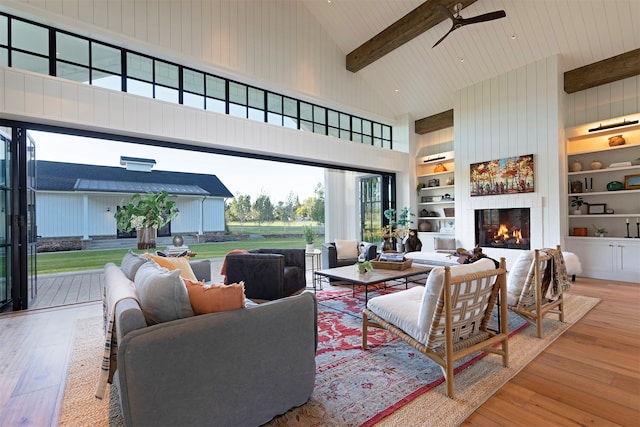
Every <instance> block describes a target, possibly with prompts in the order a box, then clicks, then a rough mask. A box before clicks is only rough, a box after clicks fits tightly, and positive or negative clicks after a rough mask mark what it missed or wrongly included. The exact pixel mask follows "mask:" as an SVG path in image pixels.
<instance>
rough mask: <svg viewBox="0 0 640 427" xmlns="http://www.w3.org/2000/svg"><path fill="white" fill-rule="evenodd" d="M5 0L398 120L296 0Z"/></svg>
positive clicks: (97, 34) (21, 9)
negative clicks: (346, 65) (349, 69)
mask: <svg viewBox="0 0 640 427" xmlns="http://www.w3.org/2000/svg"><path fill="white" fill-rule="evenodd" d="M2 3H3V6H4V7H6V8H7V9H8V10H9V11H10V12H12V13H16V14H19V15H21V16H26V17H28V18H31V19H34V17H37V18H38V19H37V21H38V22H42V23H45V24H49V25H52V26H55V27H58V28H62V29H67V30H69V31H73V32H75V33H80V34H83V35H87V36H90V37H93V38H96V39H98V40H103V41H107V42H110V43H112V44H116V45H118V46H124V47H129V48H131V49H133V50H138V51H142V52H143V53H148V54H151V55H154V56H158V57H162V58H165V59H167V60H171V61H173V62H177V63H181V64H185V65H190V66H194V67H195V68H196V69H202V70H205V71H210V72H216V73H218V74H219V75H222V76H225V77H231V78H236V79H239V80H240V81H243V82H245V83H250V84H254V85H257V86H258V87H262V88H265V89H271V90H274V91H276V92H279V93H285V94H289V95H293V96H297V95H302V96H303V97H305V98H307V99H309V100H311V101H313V100H317V101H319V100H322V104H323V105H325V106H330V107H334V108H342V107H345V108H348V109H352V110H354V111H353V112H356V113H359V114H362V113H363V112H369V113H368V116H369V117H370V118H372V119H376V120H383V118H384V120H385V122H388V121H389V120H393V117H392V113H391V111H390V110H389V108H388V105H387V103H386V102H385V101H384V100H383V99H382V98H381V97H380V96H378V95H377V94H376V91H374V90H372V88H371V87H370V85H369V83H368V82H367V81H366V80H365V79H364V78H363V77H362V76H361V75H359V74H357V73H352V72H350V71H347V70H346V69H345V66H344V61H345V59H344V52H342V51H341V50H340V48H339V47H338V46H337V45H336V43H335V42H334V41H333V40H332V38H331V35H330V34H328V33H327V31H326V30H325V29H324V28H323V27H321V26H320V24H319V23H318V22H317V20H316V18H315V17H314V16H313V15H312V14H311V13H309V11H308V9H307V8H306V7H305V6H304V4H303V3H302V2H300V1H297V0H269V1H256V0H233V1H227V0H224V1H221V0H189V1H181V0H135V1H131V0H109V1H105V0H80V1H78V0H56V1H44V0H3V1H2ZM327 100H332V101H331V105H327V102H328V101H327ZM390 124H392V123H390Z"/></svg>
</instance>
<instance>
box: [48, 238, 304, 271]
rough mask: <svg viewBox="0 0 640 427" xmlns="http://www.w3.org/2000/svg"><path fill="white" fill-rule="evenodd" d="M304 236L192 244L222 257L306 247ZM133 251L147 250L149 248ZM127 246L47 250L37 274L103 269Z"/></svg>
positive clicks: (203, 255) (208, 254)
mask: <svg viewBox="0 0 640 427" xmlns="http://www.w3.org/2000/svg"><path fill="white" fill-rule="evenodd" d="M304 247H305V244H304V241H302V239H301V238H288V239H284V238H282V239H277V238H274V239H251V240H239V241H233V242H218V243H202V244H196V245H189V249H190V250H192V251H193V252H196V253H197V254H198V255H197V257H196V258H195V259H207V258H222V257H224V256H225V255H226V254H227V253H228V252H229V251H231V250H233V249H253V248H304ZM131 249H134V252H137V253H144V252H146V251H138V250H135V248H131ZM158 249H162V248H158ZM127 251H128V249H105V250H90V251H68V252H45V253H39V254H38V255H37V263H38V274H51V273H62V272H69V271H82V270H100V269H102V268H104V265H105V264H106V263H107V262H114V263H116V264H117V265H120V261H121V260H122V257H123V256H124V254H125V253H127Z"/></svg>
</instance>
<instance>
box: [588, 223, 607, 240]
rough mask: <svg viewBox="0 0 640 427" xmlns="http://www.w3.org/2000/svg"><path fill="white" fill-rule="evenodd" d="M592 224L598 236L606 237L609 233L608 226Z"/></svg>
mask: <svg viewBox="0 0 640 427" xmlns="http://www.w3.org/2000/svg"><path fill="white" fill-rule="evenodd" d="M591 226H592V227H593V230H594V231H595V233H596V236H597V237H604V236H605V235H606V234H607V233H608V232H607V229H606V228H602V227H596V225H595V224H591Z"/></svg>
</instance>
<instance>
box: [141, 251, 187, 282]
mask: <svg viewBox="0 0 640 427" xmlns="http://www.w3.org/2000/svg"><path fill="white" fill-rule="evenodd" d="M144 256H145V257H146V258H151V259H152V260H154V261H155V262H156V264H158V265H159V266H160V267H164V268H166V269H167V270H171V271H173V270H180V277H182V278H183V279H185V280H186V279H188V280H193V281H194V282H197V281H198V278H197V277H196V275H195V274H194V273H193V270H192V269H191V266H190V265H189V257H163V256H158V255H153V254H148V253H147V254H144Z"/></svg>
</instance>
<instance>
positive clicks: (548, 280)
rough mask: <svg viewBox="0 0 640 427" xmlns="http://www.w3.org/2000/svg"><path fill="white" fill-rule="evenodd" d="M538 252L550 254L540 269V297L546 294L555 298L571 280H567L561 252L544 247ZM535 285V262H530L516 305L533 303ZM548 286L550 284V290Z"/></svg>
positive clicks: (522, 306) (568, 286) (529, 305)
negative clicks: (547, 260) (549, 257)
mask: <svg viewBox="0 0 640 427" xmlns="http://www.w3.org/2000/svg"><path fill="white" fill-rule="evenodd" d="M540 252H544V253H546V254H548V255H551V259H550V260H549V262H547V263H546V265H545V266H544V269H543V270H542V279H541V285H540V290H541V293H542V298H547V294H548V295H549V296H550V297H551V298H552V299H555V298H557V297H558V296H560V295H561V294H562V293H563V292H567V291H569V290H570V289H571V282H569V276H568V275H567V268H566V266H565V264H564V258H563V256H562V252H561V251H558V250H557V249H550V248H545V249H541V250H540ZM535 286H536V277H535V262H532V263H531V268H529V273H528V274H527V279H526V280H525V282H524V286H523V287H522V293H521V294H520V298H519V300H518V304H517V306H518V307H520V308H527V307H531V306H532V305H535V301H536V299H535ZM549 286H551V290H550V291H549Z"/></svg>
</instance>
